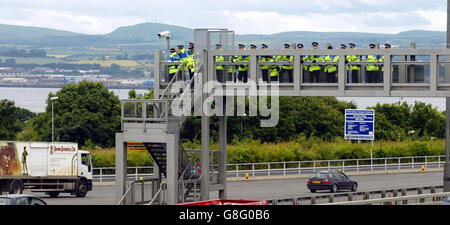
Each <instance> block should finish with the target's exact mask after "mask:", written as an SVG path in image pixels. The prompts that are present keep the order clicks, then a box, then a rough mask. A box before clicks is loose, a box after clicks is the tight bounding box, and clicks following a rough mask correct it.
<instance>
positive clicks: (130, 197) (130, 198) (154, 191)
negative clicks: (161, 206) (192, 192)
mask: <svg viewBox="0 0 450 225" xmlns="http://www.w3.org/2000/svg"><path fill="white" fill-rule="evenodd" d="M148 182H151V183H152V188H151V191H150V193H149V194H147V195H148V196H146V194H145V185H144V184H146V183H148ZM137 184H139V185H140V186H141V189H140V193H141V196H140V201H136V185H137ZM153 184H157V185H156V186H154V185H153ZM158 184H159V179H158V178H150V179H139V180H135V181H128V182H127V190H126V191H125V194H124V195H123V196H122V198H121V199H120V200H119V201H118V202H117V205H143V204H149V203H154V202H155V201H158V202H163V201H165V199H164V197H165V195H164V194H161V192H164V190H166V189H167V184H166V183H161V185H160V186H158ZM146 197H148V198H147V200H146Z"/></svg>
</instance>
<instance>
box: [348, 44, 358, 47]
mask: <svg viewBox="0 0 450 225" xmlns="http://www.w3.org/2000/svg"><path fill="white" fill-rule="evenodd" d="M348 45H349V46H350V48H351V47H356V45H355V44H353V43H350V44H348Z"/></svg>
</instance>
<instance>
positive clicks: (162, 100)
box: [121, 63, 202, 204]
mask: <svg viewBox="0 0 450 225" xmlns="http://www.w3.org/2000/svg"><path fill="white" fill-rule="evenodd" d="M178 68H179V69H178V71H177V73H176V75H175V76H174V77H173V79H172V80H171V81H170V82H169V83H168V85H167V87H166V89H165V90H164V92H163V93H162V95H159V96H158V95H157V93H155V97H157V99H154V100H147V99H145V100H144V99H139V100H122V101H121V104H122V131H123V132H124V133H127V134H129V133H132V134H144V135H145V137H146V139H148V140H146V141H142V142H141V143H138V144H136V143H133V144H132V145H131V146H133V147H134V148H139V150H142V149H146V150H147V151H148V153H150V155H151V156H152V158H153V160H154V162H155V164H156V165H157V166H158V168H159V174H158V175H159V177H161V178H162V177H164V178H168V165H167V159H168V143H167V142H166V139H165V138H163V137H164V136H165V135H166V134H167V133H175V134H177V136H178V139H180V129H181V127H182V124H183V123H184V121H185V116H184V114H181V115H180V113H178V114H177V115H178V116H175V115H174V112H173V111H172V105H173V104H177V106H178V105H179V104H180V103H181V102H182V100H183V98H184V97H185V96H188V95H190V94H191V93H192V91H193V90H191V89H190V87H191V86H193V83H195V79H196V78H198V77H199V76H201V73H200V72H199V70H200V68H201V64H200V66H198V68H197V70H196V71H195V73H194V77H193V79H192V80H191V81H190V82H189V83H186V82H184V84H183V85H180V84H182V83H183V82H177V81H183V79H182V77H183V75H184V74H183V73H184V71H183V69H182V68H184V64H183V63H181V64H180V65H179V67H178ZM175 85H177V87H175ZM192 101H194V100H192ZM192 105H193V104H192ZM178 143H179V146H178V150H177V152H178V154H179V156H178V159H179V162H178V184H179V187H178V190H179V194H178V202H180V203H184V202H189V201H194V200H195V201H198V200H202V199H201V191H200V188H201V185H200V183H201V180H200V178H201V174H200V173H199V172H198V170H195V169H194V156H193V155H189V154H188V153H187V152H186V151H185V150H184V148H183V146H182V145H181V140H178ZM127 148H128V149H129V147H128V146H127ZM158 186H159V187H160V188H161V189H164V188H167V185H158ZM163 191H164V190H163ZM158 193H159V192H158ZM155 197H158V196H155ZM152 202H157V203H160V204H163V203H162V202H161V201H154V200H152Z"/></svg>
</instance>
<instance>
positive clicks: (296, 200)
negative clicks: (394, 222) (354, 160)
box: [266, 186, 450, 205]
mask: <svg viewBox="0 0 450 225" xmlns="http://www.w3.org/2000/svg"><path fill="white" fill-rule="evenodd" d="M443 188H444V187H443V186H429V187H416V188H399V189H387V190H377V191H365V192H355V193H354V192H345V193H334V194H324V195H312V196H303V197H302V196H300V197H293V198H285V199H271V200H266V201H267V202H268V203H269V204H270V205H322V204H331V203H345V204H347V205H352V203H355V204H362V203H361V202H364V201H365V202H366V203H368V204H370V203H371V202H368V200H371V199H374V200H377V201H381V200H379V199H385V201H382V202H383V203H385V204H386V205H389V204H394V205H408V204H409V203H411V202H409V200H413V199H419V202H415V203H420V204H423V203H425V202H426V201H425V199H426V198H428V197H429V196H428V195H427V194H429V195H430V196H431V197H435V198H433V199H432V202H435V201H439V200H440V197H442V196H441V195H440V194H438V195H436V196H432V195H433V194H437V193H442V192H439V190H443ZM411 192H412V193H411ZM425 192H428V193H425ZM408 193H409V194H410V195H408ZM448 195H450V194H448ZM448 195H445V196H448ZM408 196H409V197H411V196H422V197H419V198H413V197H411V198H410V199H409V198H408ZM397 197H405V198H398V199H396V198H397ZM373 203H379V202H373Z"/></svg>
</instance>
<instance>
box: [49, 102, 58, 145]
mask: <svg viewBox="0 0 450 225" xmlns="http://www.w3.org/2000/svg"><path fill="white" fill-rule="evenodd" d="M57 99H58V97H51V98H50V101H52V142H53V141H55V125H54V114H53V102H54V101H55V100H57Z"/></svg>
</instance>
